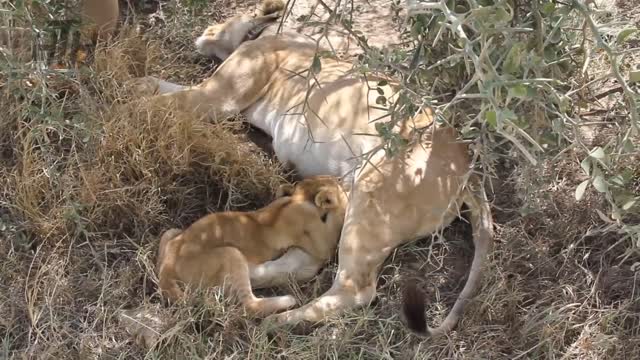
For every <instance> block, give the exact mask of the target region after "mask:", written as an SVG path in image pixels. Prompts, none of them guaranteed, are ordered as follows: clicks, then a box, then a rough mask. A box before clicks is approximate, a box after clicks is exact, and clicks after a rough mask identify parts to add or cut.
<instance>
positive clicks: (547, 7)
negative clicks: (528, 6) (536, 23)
mask: <svg viewBox="0 0 640 360" xmlns="http://www.w3.org/2000/svg"><path fill="white" fill-rule="evenodd" d="M555 9H556V4H555V3H553V2H548V3H546V4H544V5H542V8H541V9H540V12H541V13H542V14H544V15H545V16H548V15H549V14H551V13H552V12H553V11H554V10H555Z"/></svg>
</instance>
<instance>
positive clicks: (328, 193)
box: [315, 189, 338, 209]
mask: <svg viewBox="0 0 640 360" xmlns="http://www.w3.org/2000/svg"><path fill="white" fill-rule="evenodd" d="M315 203H316V206H317V207H319V208H322V209H333V208H336V207H338V197H337V196H336V193H335V191H333V190H328V189H323V190H320V192H318V193H317V194H316V198H315Z"/></svg>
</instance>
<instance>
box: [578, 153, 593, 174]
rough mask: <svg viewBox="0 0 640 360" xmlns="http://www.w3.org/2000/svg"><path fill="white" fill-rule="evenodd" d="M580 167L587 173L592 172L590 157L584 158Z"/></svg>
mask: <svg viewBox="0 0 640 360" xmlns="http://www.w3.org/2000/svg"><path fill="white" fill-rule="evenodd" d="M580 167H581V168H582V170H584V172H585V173H586V174H587V175H589V173H590V172H591V159H590V158H589V157H586V158H584V160H582V161H581V162H580Z"/></svg>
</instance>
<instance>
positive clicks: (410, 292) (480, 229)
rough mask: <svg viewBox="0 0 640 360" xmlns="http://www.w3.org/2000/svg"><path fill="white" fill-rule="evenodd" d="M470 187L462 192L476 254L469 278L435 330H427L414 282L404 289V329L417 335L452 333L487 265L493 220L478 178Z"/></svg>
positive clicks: (421, 296)
mask: <svg viewBox="0 0 640 360" xmlns="http://www.w3.org/2000/svg"><path fill="white" fill-rule="evenodd" d="M469 185H471V186H475V187H476V189H471V188H469V186H467V188H466V189H465V190H464V193H463V201H464V202H465V203H466V204H467V206H468V207H469V210H470V211H471V216H470V218H471V219H470V220H471V226H472V227H473V244H474V247H475V254H474V256H473V262H472V263H471V270H470V271H469V278H468V279H467V283H466V284H465V285H464V288H463V289H462V292H461V293H460V295H459V296H458V299H457V300H456V302H455V304H454V305H453V308H452V309H451V311H450V312H449V315H447V317H446V318H445V319H444V321H443V322H442V324H440V326H438V327H436V328H430V327H428V326H427V320H426V318H425V305H424V304H425V295H424V294H423V293H422V292H420V291H419V290H418V289H417V287H416V284H415V282H410V283H408V284H407V285H406V286H405V289H404V294H403V295H404V296H403V304H402V311H403V314H404V317H405V319H406V321H407V326H408V327H409V328H410V329H411V330H413V331H414V332H416V333H418V334H420V335H427V336H438V335H442V334H446V333H447V332H449V331H451V330H453V328H454V327H455V326H456V324H457V323H458V320H459V319H460V317H461V316H462V313H463V311H464V307H465V305H466V303H467V302H468V301H469V300H470V299H471V298H472V297H473V296H474V294H475V292H476V291H477V289H478V287H479V286H480V281H481V278H482V270H483V269H482V268H483V266H484V263H485V262H486V258H487V254H488V253H489V251H490V250H491V247H492V241H493V219H492V217H491V209H490V207H489V202H488V200H487V195H486V193H485V191H484V188H483V187H482V185H481V184H480V182H479V181H478V179H477V178H472V179H470V181H469Z"/></svg>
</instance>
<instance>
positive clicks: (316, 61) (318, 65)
mask: <svg viewBox="0 0 640 360" xmlns="http://www.w3.org/2000/svg"><path fill="white" fill-rule="evenodd" d="M311 70H312V71H313V72H314V73H316V74H317V73H319V72H320V70H322V62H321V61H320V56H319V55H318V54H316V55H315V56H314V57H313V63H311Z"/></svg>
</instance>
